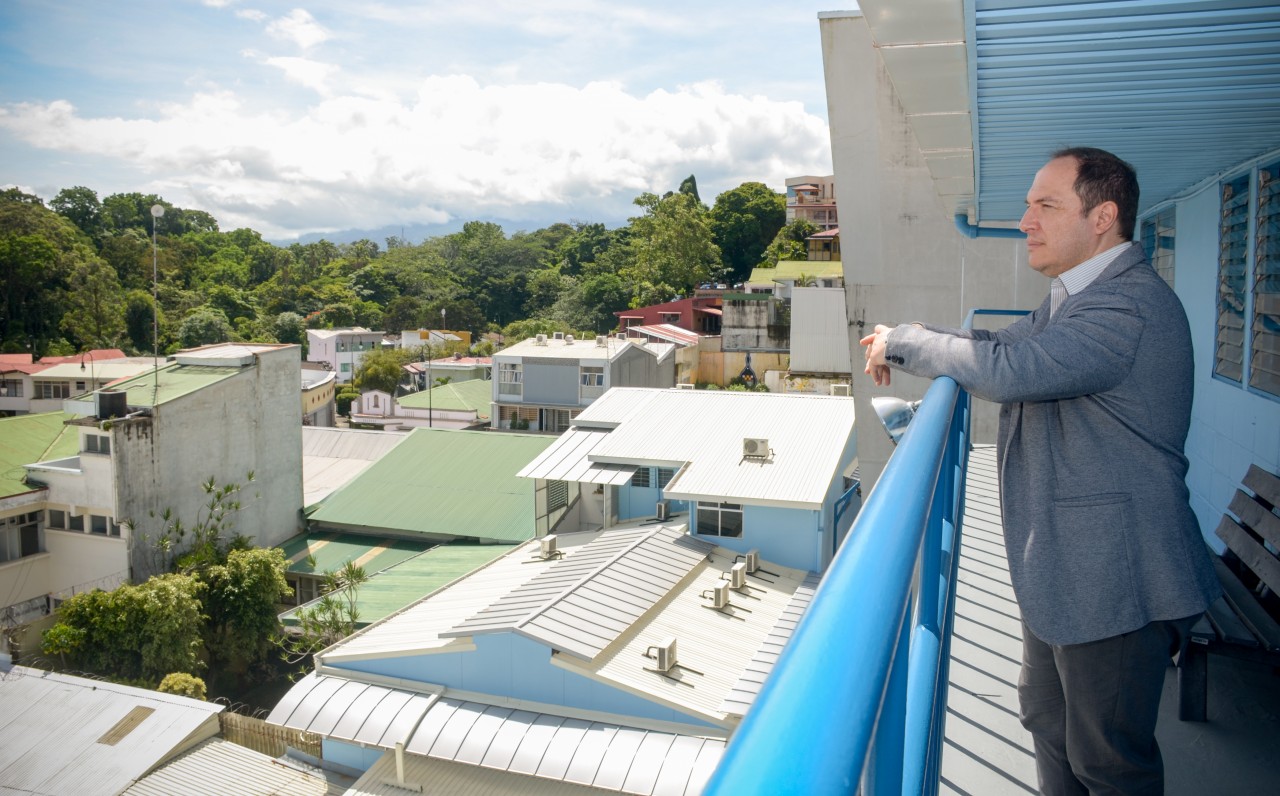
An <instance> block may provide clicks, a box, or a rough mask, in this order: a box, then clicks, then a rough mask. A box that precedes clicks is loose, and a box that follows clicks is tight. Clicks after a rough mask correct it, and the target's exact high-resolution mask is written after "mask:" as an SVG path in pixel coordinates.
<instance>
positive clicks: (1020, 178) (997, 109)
mask: <svg viewBox="0 0 1280 796" xmlns="http://www.w3.org/2000/svg"><path fill="white" fill-rule="evenodd" d="M859 6H860V7H861V9H862V11H863V13H865V15H866V18H867V22H868V24H869V25H870V27H871V34H872V37H873V38H874V39H875V41H876V44H877V45H878V47H879V52H880V53H881V55H882V57H883V59H884V63H885V66H886V68H887V70H888V72H889V75H890V78H891V79H892V81H893V84H894V88H895V90H896V93H897V95H898V98H899V100H900V101H901V103H902V106H903V108H904V110H905V111H906V113H907V118H908V121H909V123H910V124H911V125H912V128H913V129H914V131H915V134H916V138H917V140H918V141H919V142H920V145H921V149H922V152H923V154H924V156H925V159H926V162H927V163H928V164H929V167H930V170H931V171H932V173H933V177H934V181H935V185H936V186H937V188H938V192H939V195H940V196H941V197H942V199H943V201H944V202H945V203H946V205H947V206H948V208H953V209H954V210H955V211H957V212H966V211H968V210H969V209H971V208H973V209H975V211H976V215H977V219H976V220H979V221H993V222H994V221H1016V220H1018V219H1019V218H1021V216H1022V212H1023V209H1024V207H1025V205H1024V200H1025V197H1026V191H1027V188H1028V187H1029V185H1030V183H1031V179H1032V177H1033V176H1034V175H1035V172H1036V171H1037V170H1038V169H1039V168H1040V167H1041V166H1042V165H1044V160H1045V158H1046V157H1047V156H1048V154H1049V153H1051V152H1052V151H1053V150H1055V149H1057V148H1059V147H1061V146H1064V145H1075V146H1097V147H1101V148H1103V149H1108V150H1110V151H1112V152H1114V153H1115V154H1117V155H1119V156H1120V157H1122V158H1124V159H1126V160H1128V161H1129V162H1131V163H1132V164H1133V165H1134V166H1135V167H1136V169H1137V171H1138V178H1139V181H1140V182H1141V184H1142V203H1141V211H1145V210H1146V209H1148V208H1150V207H1151V206H1152V205H1154V204H1157V203H1159V202H1162V201H1164V200H1166V199H1169V198H1172V197H1175V196H1177V195H1179V194H1180V193H1182V192H1185V191H1187V190H1188V189H1190V188H1192V187H1194V186H1195V185H1196V184H1197V183H1198V182H1199V181H1201V180H1202V179H1204V178H1205V177H1207V176H1212V175H1214V174H1217V173H1219V172H1221V171H1223V170H1225V169H1230V168H1233V167H1235V166H1236V165H1237V164H1239V163H1240V162H1242V161H1244V160H1247V159H1249V158H1251V157H1255V156H1259V155H1262V154H1264V153H1266V152H1268V151H1270V150H1272V149H1275V148H1276V147H1280V47H1277V46H1276V42H1277V41H1278V40H1280V5H1277V4H1275V3H1266V2H1260V1H1259V0H1245V1H1243V2H1241V1H1236V2H1231V1H1230V0H1172V1H1170V0H1096V1H1095V2H1088V3H1081V2H1078V1H1077V0H1052V1H1051V2H1044V1H1041V2H1012V1H1011V0H976V2H972V3H963V2H961V0H950V2H938V0H863V1H862V2H860V3H859ZM971 80H972V82H971ZM975 163H976V170H975V168H974V164H975Z"/></svg>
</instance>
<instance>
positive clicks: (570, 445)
mask: <svg viewBox="0 0 1280 796" xmlns="http://www.w3.org/2000/svg"><path fill="white" fill-rule="evenodd" d="M607 435H608V431H607V430H605V429H599V428H577V427H573V428H570V429H569V430H568V431H566V432H564V433H563V434H561V435H560V436H559V437H558V438H557V439H556V441H555V444H553V445H552V446H551V447H549V448H547V449H546V450H545V451H543V452H542V453H541V454H539V455H538V458H536V459H534V460H533V461H531V462H529V464H528V465H526V466H525V468H524V469H523V470H521V471H520V472H518V473H516V475H518V476H520V477H522V478H544V479H550V480H556V481H572V482H575V483H579V482H580V483H586V484H613V485H619V484H625V483H626V482H627V481H629V480H631V476H632V475H634V474H635V471H636V470H637V469H639V468H638V467H636V466H634V465H624V464H596V463H595V462H592V461H591V460H590V459H589V458H588V456H589V455H590V453H591V451H593V450H595V447H596V445H598V444H599V443H600V442H602V441H603V440H604V438H605V436H607Z"/></svg>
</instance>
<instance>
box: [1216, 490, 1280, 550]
mask: <svg viewBox="0 0 1280 796" xmlns="http://www.w3.org/2000/svg"><path fill="white" fill-rule="evenodd" d="M1227 508H1228V509H1229V510H1230V511H1231V513H1232V514H1234V515H1236V517H1237V518H1238V519H1239V520H1240V524H1241V525H1243V526H1244V527H1246V528H1249V529H1251V530H1252V531H1253V532H1254V533H1256V534H1257V535H1259V536H1261V537H1262V538H1263V539H1264V540H1266V541H1267V542H1269V543H1270V544H1271V546H1272V547H1276V548H1280V517H1277V516H1276V515H1274V514H1272V513H1271V511H1270V510H1269V509H1267V508H1266V507H1264V506H1262V505H1260V504H1259V503H1258V501H1257V499H1256V498H1254V497H1252V496H1250V495H1246V494H1245V493H1243V492H1241V491H1240V490H1238V489H1237V490H1236V494H1235V497H1233V498H1231V505H1230V506H1228V507H1227Z"/></svg>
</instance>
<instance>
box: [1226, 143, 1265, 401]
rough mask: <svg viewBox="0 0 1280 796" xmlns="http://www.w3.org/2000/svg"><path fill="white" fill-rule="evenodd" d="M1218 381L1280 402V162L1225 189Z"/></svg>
mask: <svg viewBox="0 0 1280 796" xmlns="http://www.w3.org/2000/svg"><path fill="white" fill-rule="evenodd" d="M1220 198H1221V219H1220V222H1219V229H1218V296H1217V310H1218V313H1217V328H1216V338H1215V340H1214V367H1213V372H1214V374H1215V375H1217V376H1219V377H1221V378H1223V379H1227V380H1229V381H1233V382H1235V383H1237V384H1240V385H1242V386H1247V387H1248V388H1250V389H1254V390H1258V391H1260V392H1263V393H1266V394H1268V395H1271V396H1276V397H1280V160H1275V161H1272V162H1271V163H1268V164H1264V165H1262V166H1259V167H1257V168H1256V169H1253V170H1251V171H1249V172H1247V173H1245V174H1242V175H1240V176H1238V177H1235V178H1233V179H1231V180H1227V181H1225V182H1223V183H1222V185H1221V193H1220Z"/></svg>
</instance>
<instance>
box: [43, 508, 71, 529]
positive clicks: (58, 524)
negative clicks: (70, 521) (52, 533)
mask: <svg viewBox="0 0 1280 796" xmlns="http://www.w3.org/2000/svg"><path fill="white" fill-rule="evenodd" d="M45 525H46V526H48V527H50V528H66V527H67V513H66V512H65V511H62V510H61V509H49V519H48V520H47V521H46V522H45Z"/></svg>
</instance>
